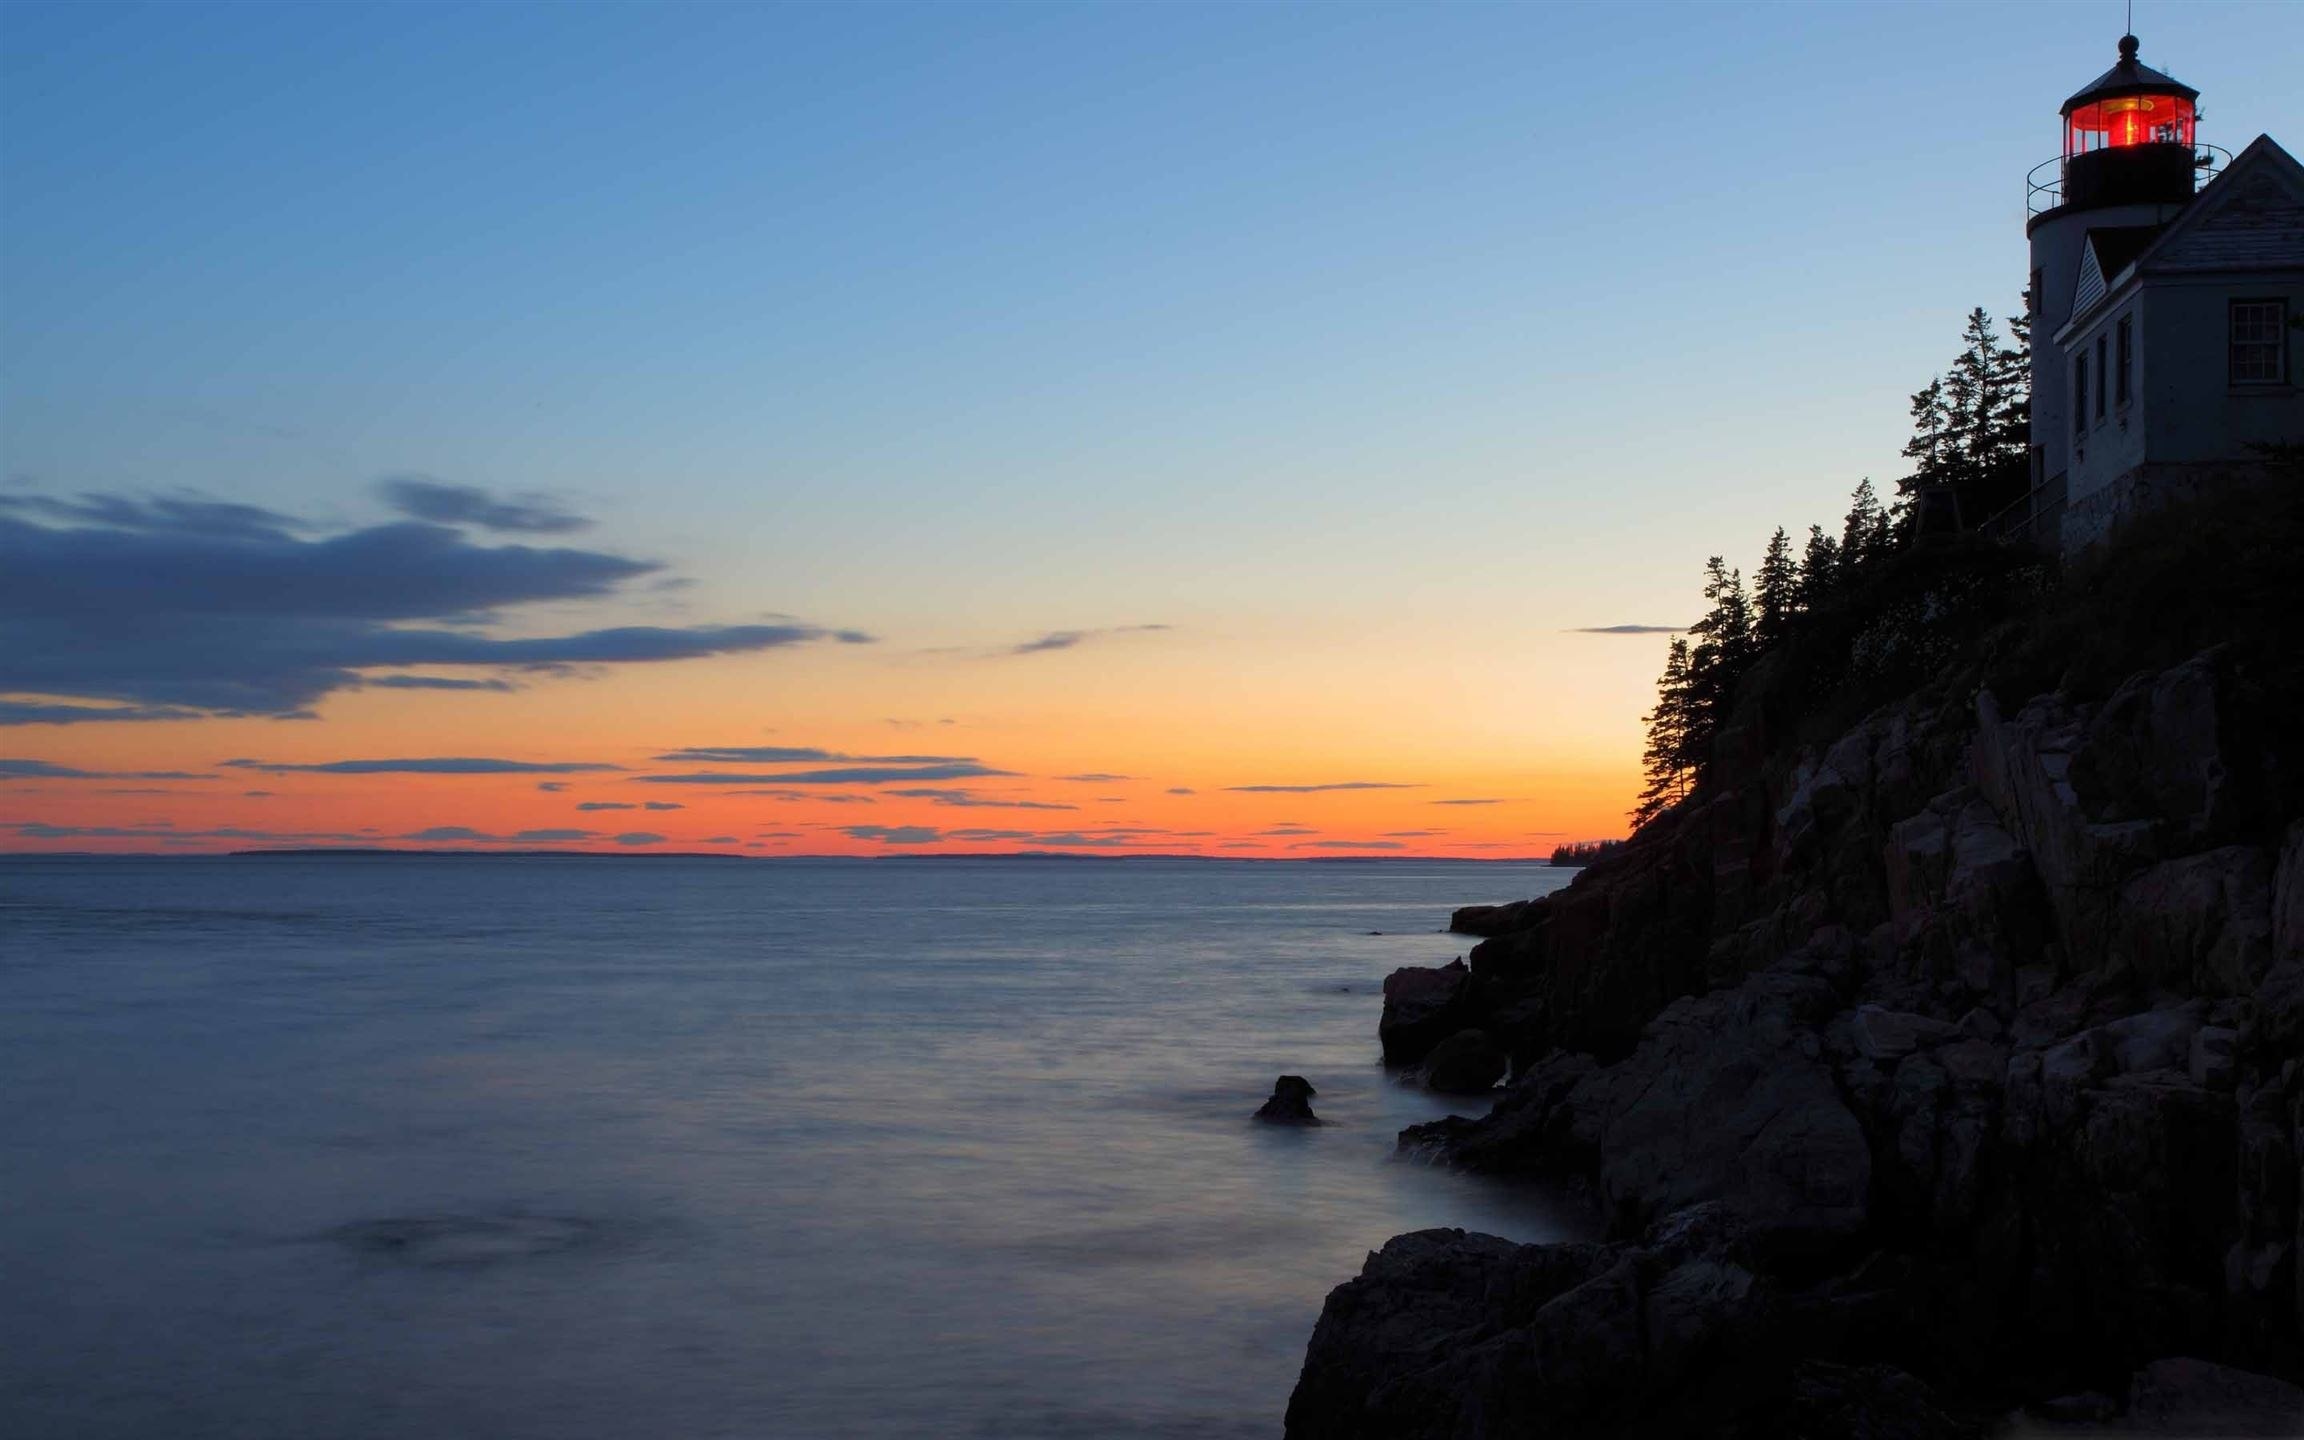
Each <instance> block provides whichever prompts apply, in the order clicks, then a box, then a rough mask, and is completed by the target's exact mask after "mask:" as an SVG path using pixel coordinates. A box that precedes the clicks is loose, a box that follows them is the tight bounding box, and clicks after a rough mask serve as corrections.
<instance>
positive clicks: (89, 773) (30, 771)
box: [0, 760, 216, 780]
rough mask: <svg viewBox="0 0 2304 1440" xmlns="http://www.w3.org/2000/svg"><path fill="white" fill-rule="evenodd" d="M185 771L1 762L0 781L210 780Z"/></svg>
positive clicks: (30, 761)
mask: <svg viewBox="0 0 2304 1440" xmlns="http://www.w3.org/2000/svg"><path fill="white" fill-rule="evenodd" d="M215 778H216V777H215V776H214V775H197V774H193V773H190V772H188V771H184V770H81V769H78V768H76V767H74V766H71V765H58V764H55V763H54V762H52V761H48V760H0V780H213V779H215Z"/></svg>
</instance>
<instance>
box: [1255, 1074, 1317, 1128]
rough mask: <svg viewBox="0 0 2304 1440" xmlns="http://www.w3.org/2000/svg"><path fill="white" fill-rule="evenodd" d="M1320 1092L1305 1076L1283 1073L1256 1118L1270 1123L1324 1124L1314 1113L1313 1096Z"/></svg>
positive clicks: (1274, 1083)
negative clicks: (1270, 1096)
mask: <svg viewBox="0 0 2304 1440" xmlns="http://www.w3.org/2000/svg"><path fill="white" fill-rule="evenodd" d="M1319 1093H1320V1092H1319V1091H1317V1090H1315V1089H1313V1088H1312V1082H1311V1081H1309V1080H1307V1079H1305V1078H1304V1077H1303V1076H1301V1075H1283V1076H1281V1077H1280V1078H1279V1079H1277V1080H1275V1081H1273V1082H1272V1098H1271V1099H1269V1100H1266V1101H1265V1102H1264V1105H1263V1108H1261V1109H1259V1110H1258V1111H1257V1112H1256V1118H1257V1119H1259V1120H1262V1121H1264V1122H1265V1123H1266V1124H1268V1125H1320V1124H1324V1123H1326V1122H1324V1121H1323V1120H1321V1118H1320V1117H1319V1116H1317V1115H1315V1114H1313V1113H1312V1097H1313V1096H1315V1095H1317V1094H1319Z"/></svg>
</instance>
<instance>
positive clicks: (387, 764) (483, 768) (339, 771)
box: [216, 755, 624, 775]
mask: <svg viewBox="0 0 2304 1440" xmlns="http://www.w3.org/2000/svg"><path fill="white" fill-rule="evenodd" d="M216 763H218V764H219V765H224V766H227V767H229V768H231V769H234V770H261V771H263V772H264V773H265V774H267V775H578V774H583V773H586V772H589V771H599V770H621V769H623V768H624V767H623V766H621V765H606V764H601V763H598V762H596V761H583V760H497V759H491V758H488V757H485V756H475V755H433V756H424V757H419V758H412V759H401V760H325V761H322V762H320V763H318V764H314V765H297V764H290V763H287V762H284V761H277V760H219V761H218V762H216Z"/></svg>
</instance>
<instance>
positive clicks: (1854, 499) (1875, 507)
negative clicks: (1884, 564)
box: [1840, 476, 1894, 576]
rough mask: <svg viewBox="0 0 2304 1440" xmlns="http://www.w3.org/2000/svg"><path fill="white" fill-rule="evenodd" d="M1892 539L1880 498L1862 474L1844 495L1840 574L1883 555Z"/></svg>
mask: <svg viewBox="0 0 2304 1440" xmlns="http://www.w3.org/2000/svg"><path fill="white" fill-rule="evenodd" d="M1893 538H1894V530H1893V529H1892V527H1891V522H1890V521H1889V519H1888V512H1887V511H1885V510H1882V509H1881V508H1880V497H1879V496H1877V495H1874V494H1873V493H1872V480H1871V477H1870V476H1866V477H1865V478H1864V479H1862V480H1859V481H1857V482H1856V489H1855V491H1854V493H1853V494H1851V495H1850V496H1849V497H1848V518H1847V519H1846V520H1845V521H1843V522H1842V524H1841V529H1840V571H1841V574H1842V575H1843V576H1846V575H1852V574H1854V573H1855V572H1856V571H1859V570H1862V569H1864V568H1865V567H1867V566H1869V565H1870V564H1872V562H1873V561H1875V560H1878V559H1880V558H1882V557H1883V556H1885V555H1886V554H1887V553H1888V552H1889V549H1890V546H1891V544H1892V542H1893Z"/></svg>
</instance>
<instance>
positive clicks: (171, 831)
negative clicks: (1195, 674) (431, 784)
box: [0, 820, 375, 845]
mask: <svg viewBox="0 0 2304 1440" xmlns="http://www.w3.org/2000/svg"><path fill="white" fill-rule="evenodd" d="M0 829H5V830H13V831H15V832H16V834H18V835H20V836H22V837H23V838H25V839H27V840H159V841H162V842H165V843H168V844H183V843H188V842H191V841H196V840H239V841H245V842H247V843H249V844H257V845H271V844H313V843H318V842H325V843H330V844H353V845H365V844H372V843H374V841H375V837H374V836H373V835H355V834H344V833H341V832H327V833H323V832H314V831H293V832H291V831H279V830H243V829H241V828H240V827H238V826H236V825H222V826H217V827H215V828H213V829H207V830H179V829H177V828H176V827H175V826H173V825H50V824H47V823H45V822H43V821H38V820H13V821H8V822H5V823H0Z"/></svg>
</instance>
